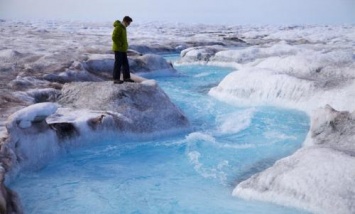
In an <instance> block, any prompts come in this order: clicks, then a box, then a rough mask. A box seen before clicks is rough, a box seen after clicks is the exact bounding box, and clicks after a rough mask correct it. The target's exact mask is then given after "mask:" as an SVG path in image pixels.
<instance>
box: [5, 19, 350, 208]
mask: <svg viewBox="0 0 355 214" xmlns="http://www.w3.org/2000/svg"><path fill="white" fill-rule="evenodd" d="M0 28H1V29H0V32H1V33H0V40H1V41H2V42H1V43H0V110H1V114H0V136H1V139H2V140H1V144H0V145H1V155H0V159H1V163H2V166H3V168H4V169H5V172H7V171H8V170H9V168H11V167H10V166H11V163H12V162H11V160H16V161H20V162H21V163H25V162H26V161H25V160H32V162H33V163H36V162H38V161H36V160H37V159H36V157H37V156H38V155H36V153H40V152H43V151H45V147H46V145H44V144H38V147H30V146H32V145H31V144H27V143H25V142H30V141H31V140H33V141H34V140H36V139H34V138H33V136H34V135H35V136H38V137H41V138H47V140H48V142H49V145H52V144H53V145H55V143H56V142H57V141H62V140H66V139H76V138H78V136H80V133H82V132H83V131H88V129H89V130H95V129H96V130H101V129H102V128H103V127H106V125H107V124H110V123H111V124H112V125H114V126H110V127H116V126H115V125H118V124H121V123H118V122H117V121H120V122H122V121H123V124H125V125H124V126H122V127H123V128H124V129H122V130H126V129H127V130H131V131H134V130H136V131H137V129H133V128H134V127H133V126H132V125H129V124H130V122H132V119H131V118H128V116H127V115H129V113H130V112H139V111H142V113H143V112H144V114H145V113H148V112H149V111H148V110H147V109H145V110H144V109H139V108H133V109H132V111H127V112H126V111H122V112H120V113H117V112H112V111H109V110H107V109H106V110H102V109H99V110H90V109H80V108H75V107H74V106H71V107H68V106H69V104H68V103H65V102H64V101H63V105H64V106H67V107H64V108H59V109H58V110H57V111H56V113H55V114H52V115H50V116H49V117H47V119H46V120H45V121H44V120H43V121H38V118H39V117H37V119H36V120H33V121H31V122H24V124H25V126H24V127H26V126H28V125H29V124H31V126H30V127H28V128H20V127H19V126H11V127H12V129H13V131H15V133H17V131H16V130H18V131H21V133H22V134H15V135H12V137H9V136H8V135H7V133H6V130H5V129H4V125H5V122H4V121H6V119H7V118H8V116H9V115H11V114H12V113H14V112H16V111H18V110H21V109H22V108H24V107H26V106H28V105H31V104H34V103H37V102H48V101H50V102H51V101H55V100H57V98H58V96H59V95H60V94H61V89H62V87H63V84H65V83H71V82H77V81H95V82H102V81H106V80H109V79H110V78H111V72H112V71H111V69H112V64H113V54H112V52H111V50H110V46H111V36H110V35H111V31H112V23H111V22H110V23H104V24H103V23H100V24H97V23H76V22H71V23H67V22H56V21H51V22H14V21H4V22H1V26H0ZM353 38H355V31H354V26H349V25H348V26H345V25H344V26H280V27H278V26H222V25H220V26H208V25H198V26H188V25H185V24H184V25H182V24H173V25H171V24H164V23H156V22H154V23H144V24H142V25H140V24H135V25H132V26H131V27H130V28H129V39H130V41H129V43H130V48H131V49H133V51H130V55H129V61H130V63H131V64H132V72H135V71H137V72H140V73H146V71H149V72H152V71H153V70H154V71H155V69H157V70H162V71H163V73H164V74H168V75H169V74H171V73H173V72H174V70H173V69H172V68H171V65H170V64H169V63H166V62H164V61H163V60H162V58H160V59H158V57H157V56H156V55H150V54H151V53H162V52H169V53H179V52H180V51H182V54H181V56H182V57H183V58H182V60H181V63H191V62H192V63H196V62H199V63H203V64H216V65H224V66H234V67H235V68H236V69H238V71H236V72H234V73H231V74H230V75H228V76H227V77H226V78H225V79H224V80H223V81H222V82H221V83H220V84H219V85H218V86H217V87H216V88H213V89H212V90H211V91H210V94H211V95H213V96H215V97H216V98H218V99H221V100H224V101H226V102H231V103H234V104H238V105H277V106H283V107H292V108H297V109H300V110H304V111H307V112H308V113H309V114H310V115H311V117H312V124H311V130H310V132H309V134H308V137H307V140H306V142H305V147H303V148H302V149H301V150H299V151H298V152H296V153H295V154H294V155H292V156H290V157H288V158H285V159H283V160H280V161H278V162H277V163H276V164H275V166H273V167H271V168H270V169H268V170H266V171H265V172H262V173H260V174H258V175H255V176H253V177H252V178H250V179H248V180H246V181H245V182H242V183H241V184H239V185H238V186H237V187H236V190H235V191H234V194H235V195H238V196H241V197H246V198H251V199H260V200H265V201H271V202H275V203H280V204H287V205H290V206H296V207H300V208H305V209H308V210H311V211H314V212H320V213H354V212H355V211H354V202H352V201H355V200H354V189H353V186H354V183H353V181H352V178H354V170H355V164H354V138H353V137H352V136H354V119H353V118H354V116H353V113H352V114H351V113H350V112H353V111H354V109H355V106H354V105H355V104H354V102H353V100H355V95H354V91H355V90H354V89H355V83H354V79H355V72H354V71H355V65H354V61H355V60H354V59H355V56H354V47H355V41H354V39H353ZM137 52H140V53H137ZM142 54H148V55H147V56H144V55H143V56H142ZM169 66H170V67H169ZM154 71H153V72H154ZM132 78H134V79H135V80H137V81H138V82H142V81H143V82H142V84H140V85H139V86H136V87H143V88H145V87H147V88H149V87H151V88H154V87H156V82H154V81H152V80H143V79H142V78H139V77H137V76H135V75H134V74H132ZM74 84H75V83H73V85H68V86H65V88H67V89H68V88H71V87H72V88H73V89H72V90H75V91H78V93H83V92H82V91H81V92H80V90H79V89H74V88H75V86H74ZM81 84H83V85H85V84H88V83H81ZM100 84H103V85H105V83H100ZM79 85H80V84H79ZM112 87H117V89H120V90H121V86H114V85H112ZM65 90H66V89H65ZM145 90H148V89H146V88H145ZM98 91H100V89H98ZM123 91H125V90H124V89H123ZM159 91H160V89H156V92H157V93H158V94H160V92H159ZM121 92H122V91H121ZM101 95H102V94H100V96H101ZM116 95H117V96H118V94H116ZM116 95H115V96H116ZM121 95H122V96H121V97H122V100H125V99H126V97H125V95H128V96H133V95H134V93H133V94H130V93H128V92H122V93H121ZM161 96H162V95H161ZM157 97H158V96H157ZM68 99H69V98H68ZM91 99H92V97H91V98H90V99H89V98H88V100H89V101H90V103H91V107H93V106H94V107H95V109H96V107H97V106H95V104H94V101H95V100H94V101H92V100H91ZM138 100H140V101H143V100H144V99H143V97H140V98H139V99H138ZM80 102H81V103H80ZM80 102H79V103H78V104H77V105H81V106H82V105H83V104H84V102H83V101H82V100H81V101H80ZM128 103H129V102H128ZM116 104H117V103H116ZM126 104H127V103H126ZM326 104H330V105H331V106H332V107H334V108H335V109H337V110H340V111H342V112H337V111H335V110H333V109H332V108H330V107H326V108H321V109H318V107H324V105H326ZM112 105H115V104H112ZM127 105H128V104H127ZM99 106H100V105H99ZM31 108H32V107H31ZM120 108H122V106H121V107H120ZM36 109H37V108H33V109H32V110H31V112H32V111H33V113H31V114H32V116H31V117H30V116H26V117H25V118H27V121H30V120H29V119H32V118H36V117H33V115H40V114H37V113H35V112H38V111H37V110H36ZM163 109H164V108H163ZM317 109H318V110H317ZM148 115H149V114H148ZM142 117H143V116H142V115H140V116H139V117H138V118H136V119H137V120H136V121H139V119H142ZM133 119H134V118H133ZM157 120H158V119H157ZM20 121H25V120H20ZM14 124H17V123H14ZM105 124H106V125H105ZM103 125H105V126H103ZM100 127H101V128H100ZM119 127H120V126H119ZM125 128H126V129H125ZM139 130H148V129H144V126H143V128H142V127H140V129H139ZM86 133H88V132H86ZM89 133H92V132H91V131H90V132H89ZM33 134H34V135H33ZM29 136H32V138H31V137H29ZM89 137H91V135H89ZM11 139H14V141H13V143H9V142H8V141H9V140H11ZM16 139H17V140H18V141H16ZM16 145H17V146H16ZM26 146H27V147H30V148H26ZM16 148H19V150H18V151H19V154H21V155H19V156H18V157H16V152H14V151H15V149H16ZM48 149H52V150H54V153H56V151H55V150H56V147H55V146H54V147H51V148H48ZM51 152H52V151H49V152H48V151H47V152H46V153H48V154H49V155H50V154H52V153H51ZM31 155H32V156H31ZM44 158H45V157H44ZM29 162H31V161H29ZM330 167H332V168H330ZM4 174H5V173H0V175H1V176H2V178H3V176H4ZM0 192H1V194H0V209H2V210H1V211H3V210H5V212H8V213H11V212H15V213H16V212H17V213H21V210H20V209H19V207H18V206H16V205H18V204H19V203H17V202H16V196H15V195H14V194H12V193H11V191H10V190H8V189H6V187H5V186H4V185H3V182H1V187H0ZM270 196H272V197H270ZM11 201H12V202H13V203H10V202H11Z"/></svg>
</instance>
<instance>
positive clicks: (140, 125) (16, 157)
mask: <svg viewBox="0 0 355 214" xmlns="http://www.w3.org/2000/svg"><path fill="white" fill-rule="evenodd" d="M188 127H189V122H188V119H187V118H186V117H185V115H184V114H183V112H182V111H180V109H179V108H177V107H176V106H175V105H174V104H173V103H172V102H171V101H170V99H169V97H168V96H167V95H166V94H165V93H164V92H163V90H162V89H161V88H160V87H159V86H158V85H157V84H156V82H155V81H154V80H144V81H142V82H141V83H124V84H113V83H112V81H106V82H74V83H69V84H65V85H64V87H63V89H62V94H61V96H60V98H59V100H58V103H50V102H47V103H38V104H34V105H31V106H28V107H26V108H24V109H21V110H20V111H18V112H16V113H14V114H13V115H11V116H10V117H9V119H8V121H7V123H6V129H7V134H6V135H4V136H2V140H1V144H0V146H1V150H0V163H1V165H0V178H2V181H3V179H4V177H5V175H7V176H9V175H11V173H15V172H16V171H17V170H19V169H20V168H23V167H28V166H30V167H38V166H41V165H43V164H45V162H46V160H48V159H50V158H52V157H53V156H55V155H57V154H58V153H59V152H60V151H62V148H63V147H66V146H68V145H71V144H77V143H78V142H85V143H88V142H89V141H93V140H95V139H96V140H104V139H105V137H107V136H111V137H116V138H121V137H122V138H132V137H135V138H139V137H146V136H149V135H152V134H156V133H167V132H175V131H181V130H183V129H187V128H188ZM0 210H1V211H3V212H2V213H22V210H21V207H20V203H19V201H18V197H17V195H16V194H15V193H14V192H12V191H11V190H9V189H8V188H6V187H5V185H4V183H3V182H1V184H0Z"/></svg>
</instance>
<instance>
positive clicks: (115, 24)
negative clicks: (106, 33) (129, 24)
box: [113, 20, 122, 27]
mask: <svg viewBox="0 0 355 214" xmlns="http://www.w3.org/2000/svg"><path fill="white" fill-rule="evenodd" d="M120 25H122V23H121V22H120V21H118V20H116V21H115V22H114V23H113V26H114V27H117V26H120Z"/></svg>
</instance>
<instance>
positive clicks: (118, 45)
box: [112, 20, 128, 52]
mask: <svg viewBox="0 0 355 214" xmlns="http://www.w3.org/2000/svg"><path fill="white" fill-rule="evenodd" d="M113 27H114V29H113V32H112V41H113V44H112V50H113V51H120V52H127V50H128V42H127V31H126V27H125V26H124V25H123V24H122V23H121V22H120V21H118V20H116V21H115V22H114V23H113Z"/></svg>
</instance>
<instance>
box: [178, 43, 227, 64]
mask: <svg viewBox="0 0 355 214" xmlns="http://www.w3.org/2000/svg"><path fill="white" fill-rule="evenodd" d="M222 50H226V48H224V47H223V46H220V45H212V46H202V47H192V48H187V49H185V50H183V51H181V53H180V56H181V61H182V62H196V61H202V62H208V61H209V60H210V59H211V57H213V56H214V55H215V54H216V53H217V52H219V51H222Z"/></svg>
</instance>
